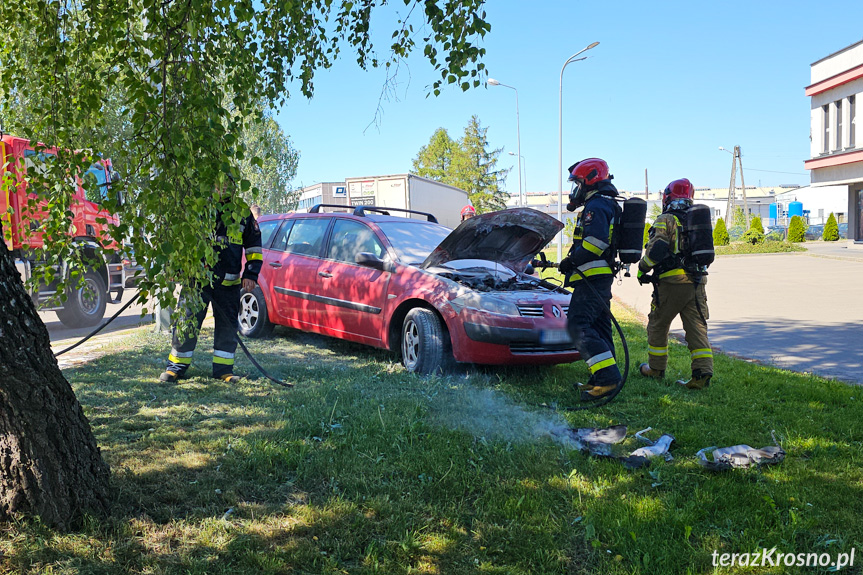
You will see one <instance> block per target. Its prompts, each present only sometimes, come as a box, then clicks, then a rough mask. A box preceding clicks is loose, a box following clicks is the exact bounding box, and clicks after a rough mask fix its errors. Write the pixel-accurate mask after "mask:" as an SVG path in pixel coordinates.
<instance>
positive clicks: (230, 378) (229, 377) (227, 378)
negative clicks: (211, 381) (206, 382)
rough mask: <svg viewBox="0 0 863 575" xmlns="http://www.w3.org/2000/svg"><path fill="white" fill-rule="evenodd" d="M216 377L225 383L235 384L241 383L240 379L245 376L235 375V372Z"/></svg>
mask: <svg viewBox="0 0 863 575" xmlns="http://www.w3.org/2000/svg"><path fill="white" fill-rule="evenodd" d="M216 379H221V380H222V381H224V382H225V383H231V384H234V383H240V380H242V379H243V378H241V377H240V376H239V375H234V374H233V373H224V374H222V375H220V376H219V377H217V378H216Z"/></svg>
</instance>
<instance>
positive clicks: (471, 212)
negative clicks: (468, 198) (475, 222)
mask: <svg viewBox="0 0 863 575" xmlns="http://www.w3.org/2000/svg"><path fill="white" fill-rule="evenodd" d="M475 215H476V208H474V207H473V206H471V205H467V206H465V207H463V208H462V209H461V221H465V220H469V219H471V218H472V217H474V216H475Z"/></svg>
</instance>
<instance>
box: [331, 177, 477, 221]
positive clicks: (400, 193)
mask: <svg viewBox="0 0 863 575" xmlns="http://www.w3.org/2000/svg"><path fill="white" fill-rule="evenodd" d="M345 184H346V185H347V192H348V202H349V203H350V205H352V206H380V207H388V208H401V209H403V210H415V211H419V212H428V213H431V214H434V216H435V217H436V218H437V220H438V222H440V224H441V225H444V226H446V227H448V228H455V227H456V226H458V225H459V223H460V222H461V209H462V208H463V207H464V206H466V205H467V204H469V203H470V200H469V199H468V193H467V192H466V191H464V190H460V189H459V188H456V187H454V186H448V185H447V184H442V183H440V182H436V181H435V180H430V179H428V178H423V177H421V176H417V175H416V174H396V175H391V176H372V177H367V178H347V179H346V180H345ZM393 215H400V214H398V212H393ZM411 217H417V218H420V217H421V216H417V215H415V214H412V215H411Z"/></svg>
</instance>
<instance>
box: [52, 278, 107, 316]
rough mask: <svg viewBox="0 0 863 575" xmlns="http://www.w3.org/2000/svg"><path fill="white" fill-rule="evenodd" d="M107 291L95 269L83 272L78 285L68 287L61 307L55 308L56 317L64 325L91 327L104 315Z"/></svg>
mask: <svg viewBox="0 0 863 575" xmlns="http://www.w3.org/2000/svg"><path fill="white" fill-rule="evenodd" d="M107 305H108V292H107V286H106V285H105V280H104V279H102V276H101V275H100V274H99V273H98V272H96V271H95V270H87V271H86V272H85V273H84V283H83V284H82V285H81V286H80V287H69V288H68V289H67V291H66V302H65V303H64V304H63V309H58V310H57V319H59V320H60V322H61V323H62V324H63V325H65V326H66V327H93V326H95V325H98V324H99V322H100V321H102V318H104V317H105V308H106V307H107Z"/></svg>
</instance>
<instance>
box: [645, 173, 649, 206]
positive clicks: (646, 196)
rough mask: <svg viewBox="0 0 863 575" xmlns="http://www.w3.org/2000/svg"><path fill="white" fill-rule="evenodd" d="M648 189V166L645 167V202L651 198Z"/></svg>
mask: <svg viewBox="0 0 863 575" xmlns="http://www.w3.org/2000/svg"><path fill="white" fill-rule="evenodd" d="M647 190H648V187H647V168H644V201H645V202H646V201H647V200H649V199H650V192H649V191H647Z"/></svg>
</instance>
